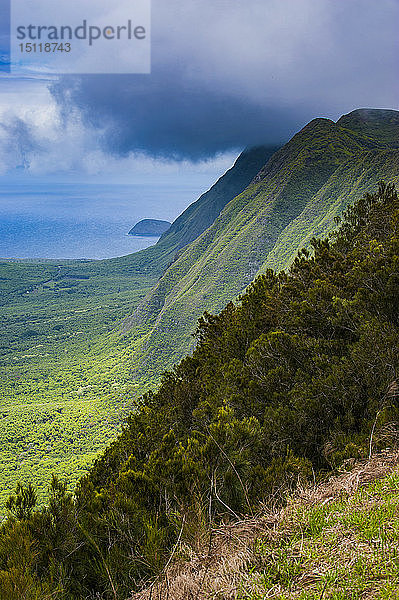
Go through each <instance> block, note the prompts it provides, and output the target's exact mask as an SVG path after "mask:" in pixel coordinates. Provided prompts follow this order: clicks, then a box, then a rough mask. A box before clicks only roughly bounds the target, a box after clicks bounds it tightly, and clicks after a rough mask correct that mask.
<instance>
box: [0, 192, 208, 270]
mask: <svg viewBox="0 0 399 600" xmlns="http://www.w3.org/2000/svg"><path fill="white" fill-rule="evenodd" d="M202 191H204V190H201V189H199V188H196V187H193V186H187V185H186V186H179V187H176V186H166V187H165V186H160V185H159V186H157V185H152V186H148V185H141V184H140V185H139V184H137V185H110V184H101V185H100V184H99V185H95V184H59V183H57V184H54V185H51V187H49V185H48V184H46V185H43V184H40V185H26V184H25V185H22V184H21V185H15V184H14V185H10V184H8V185H5V184H1V183H0V258H31V259H32V258H47V259H49V258H56V259H59V258H72V259H73V258H86V259H104V258H113V257H116V256H124V255H126V254H131V253H132V252H137V251H138V250H142V249H143V248H146V247H147V246H150V245H152V244H155V243H156V242H157V240H158V238H156V237H136V236H131V235H127V234H128V231H129V230H130V229H131V228H132V227H133V225H135V223H137V222H138V221H140V220H141V219H145V218H150V219H163V220H166V221H173V220H174V219H175V218H176V217H177V216H178V215H179V214H180V213H181V212H182V211H183V210H184V209H185V208H186V207H187V206H188V205H189V204H191V202H193V201H195V200H196V199H197V198H198V196H199V195H200V194H201V192H202Z"/></svg>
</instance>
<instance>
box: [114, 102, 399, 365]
mask: <svg viewBox="0 0 399 600" xmlns="http://www.w3.org/2000/svg"><path fill="white" fill-rule="evenodd" d="M358 112H360V114H362V115H363V112H362V111H355V112H354V113H351V115H347V116H346V117H345V119H344V118H342V119H343V122H344V124H345V125H346V126H345V127H341V126H340V125H339V122H338V123H334V122H333V121H330V120H329V119H315V120H314V121H311V122H310V123H309V124H308V125H307V126H306V127H304V128H303V129H302V130H301V131H300V132H299V133H298V134H296V135H295V136H294V137H293V138H292V140H291V141H290V142H288V143H287V144H286V145H285V146H284V147H283V148H281V149H280V150H278V151H277V152H276V153H275V154H274V155H273V156H272V157H271V158H270V160H269V161H268V162H267V163H266V165H265V166H264V167H263V168H262V169H261V171H260V172H259V173H258V175H257V176H256V177H255V178H254V179H253V181H252V182H251V184H250V185H249V186H248V188H247V189H246V190H245V191H244V192H242V193H241V194H239V195H238V196H237V197H236V198H234V199H233V200H232V201H231V202H230V203H229V204H227V205H226V206H225V208H224V209H223V210H222V212H221V213H220V215H219V216H218V217H217V218H216V220H215V222H214V223H213V224H212V225H211V226H210V227H209V228H208V229H207V230H206V231H204V233H203V234H202V235H201V236H199V237H198V238H197V239H196V240H194V242H192V243H191V244H190V245H189V246H187V247H186V248H185V249H184V251H183V252H182V253H181V254H180V256H179V257H178V258H177V260H176V261H175V262H174V263H173V264H172V265H171V267H170V268H169V269H168V270H167V271H166V272H165V274H164V275H163V277H162V278H161V279H160V281H159V282H158V284H157V285H156V287H155V288H154V289H153V290H152V291H151V292H150V294H149V295H148V296H147V297H146V299H145V300H144V302H143V303H142V304H141V305H140V306H139V307H138V309H137V310H136V312H135V313H134V315H132V317H130V318H128V319H126V320H125V322H124V327H123V331H124V332H125V333H126V332H128V331H130V330H132V329H133V330H134V331H133V332H132V334H131V337H132V349H133V350H132V353H133V363H134V366H135V369H136V373H142V372H144V371H146V372H147V373H150V374H152V375H154V374H155V373H156V372H157V371H159V369H160V368H161V364H163V365H164V364H165V361H166V363H167V364H168V365H171V364H173V363H174V362H176V361H177V360H178V359H179V358H181V356H182V355H184V354H185V353H186V352H187V351H188V350H189V348H190V346H191V345H192V343H193V342H192V338H191V333H192V332H193V331H194V329H195V324H196V321H197V319H198V318H199V317H200V316H201V314H202V313H203V312H204V310H207V311H218V310H220V309H221V308H222V307H223V306H224V305H225V304H226V303H227V302H228V301H230V300H232V299H233V298H235V297H236V296H237V295H238V294H239V293H240V292H241V291H242V290H243V289H245V287H246V286H247V285H248V284H249V283H250V282H251V281H252V280H253V278H254V277H255V276H256V274H257V273H262V272H265V270H266V269H267V268H269V267H272V268H277V269H281V268H285V267H287V266H288V265H289V264H290V262H291V261H292V260H293V258H294V256H295V254H296V252H297V251H298V250H299V249H300V248H301V247H303V246H307V245H309V242H310V239H311V238H312V237H314V236H315V235H326V234H327V233H328V232H330V231H331V230H332V229H333V228H334V226H335V221H334V219H335V217H336V216H338V215H340V214H341V213H342V212H343V210H345V208H346V207H347V206H348V205H349V204H350V203H351V202H353V201H354V200H355V198H356V197H359V196H361V195H363V194H364V193H365V192H367V191H370V190H372V189H374V188H375V187H376V185H377V183H378V181H379V180H381V179H384V180H387V181H392V182H395V183H397V182H399V150H397V149H396V148H394V146H395V143H396V137H395V136H396V131H397V129H396V127H397V120H398V117H399V113H396V112H395V111H389V113H388V116H386V114H385V113H386V111H381V112H380V111H373V115H372V116H373V118H372V119H371V121H370V129H369V130H368V129H367V122H365V121H364V118H363V120H362V127H361V129H362V132H361V133H359V132H358V131H356V129H358V128H359V127H358V120H359V118H358ZM391 113H394V117H395V118H393V117H392V114H391ZM376 115H378V119H377V118H376ZM387 119H388V120H387ZM392 120H393V121H394V122H393V124H392ZM352 122H353V123H354V125H353V126H354V129H355V130H352V129H349V126H350V125H351V124H352ZM377 122H378V126H377V125H376V123H377ZM341 123H342V120H341ZM379 127H381V128H382V129H383V136H382V137H383V138H384V140H385V141H381V140H380V139H377V138H378V137H379V136H378V135H377V136H376V137H373V136H372V135H371V134H373V135H376V133H375V132H376V128H377V130H378V131H380V130H379ZM365 133H369V134H370V135H365ZM389 133H390V135H388V134H389ZM137 332H139V335H137Z"/></svg>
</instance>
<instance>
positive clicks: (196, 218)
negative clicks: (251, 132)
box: [102, 146, 277, 276]
mask: <svg viewBox="0 0 399 600" xmlns="http://www.w3.org/2000/svg"><path fill="white" fill-rule="evenodd" d="M276 150H277V148H276V147H275V146H257V147H255V148H249V149H247V150H244V151H243V152H242V153H241V154H240V156H239V157H238V158H237V160H236V161H235V163H234V165H233V166H232V167H231V168H230V169H229V170H228V171H227V172H226V173H225V174H224V175H222V177H220V178H219V179H218V181H217V182H216V183H215V184H214V185H213V186H212V187H211V188H210V189H209V190H208V191H207V192H205V193H204V194H202V196H200V197H199V198H198V200H197V201H196V202H193V203H192V204H190V206H189V207H188V208H186V210H185V211H184V212H183V213H182V214H181V215H180V216H179V217H178V218H177V219H176V220H175V221H174V222H173V223H172V225H171V227H170V228H169V229H168V231H166V232H165V233H164V234H163V235H162V236H161V238H160V239H159V240H158V242H157V243H156V244H155V245H154V246H151V247H149V248H145V250H141V251H140V252H136V253H135V254H129V255H128V256H124V257H121V258H116V259H111V260H107V261H102V262H103V263H104V265H105V266H106V268H108V269H109V268H110V266H114V267H115V268H120V269H123V270H125V269H128V270H129V271H130V272H132V273H134V274H138V273H144V274H147V275H148V274H150V275H152V276H153V275H158V276H160V275H161V274H162V273H163V272H164V271H165V269H166V268H167V267H168V266H169V265H170V264H171V263H172V262H173V261H174V260H175V259H176V257H177V255H178V253H179V251H180V250H181V248H183V247H184V246H186V245H187V244H189V243H190V242H192V241H193V240H195V239H196V238H197V237H198V236H199V235H201V233H202V232H203V231H205V229H207V228H208V227H209V226H210V225H212V223H213V222H214V220H215V219H216V217H217V216H218V215H219V213H220V211H221V210H222V209H223V208H224V207H225V206H226V204H228V203H229V202H230V200H232V199H233V198H234V197H235V196H237V194H240V193H241V192H242V191H243V190H244V189H245V188H246V187H247V186H248V185H249V183H250V182H251V180H252V179H253V178H254V177H255V176H256V174H257V173H258V172H259V170H260V169H261V168H262V167H263V165H264V164H265V162H267V160H268V159H269V158H270V156H272V155H273V154H274V152H275V151H276Z"/></svg>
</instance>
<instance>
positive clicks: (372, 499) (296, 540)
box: [132, 451, 399, 600]
mask: <svg viewBox="0 0 399 600" xmlns="http://www.w3.org/2000/svg"><path fill="white" fill-rule="evenodd" d="M398 464H399V453H398V452H397V451H390V452H384V453H381V454H378V455H375V456H374V457H372V459H371V460H369V461H367V462H365V461H364V462H362V463H359V464H357V465H355V467H354V468H353V469H352V470H350V471H343V472H342V473H341V474H340V475H338V476H336V477H333V478H331V479H330V480H328V481H326V482H325V483H322V484H319V485H313V486H311V487H307V488H303V489H302V490H300V491H299V492H297V493H296V494H295V495H294V496H292V497H291V498H290V499H289V500H288V502H287V506H286V507H285V508H284V509H282V510H277V511H276V510H274V511H271V512H270V511H269V510H266V509H265V511H263V512H262V514H260V515H259V516H258V517H256V518H251V519H246V520H244V521H241V522H238V523H236V524H232V525H226V526H221V527H219V528H218V529H216V530H214V531H213V532H212V534H211V538H210V539H209V535H208V536H206V535H204V532H202V535H203V537H202V538H201V539H200V540H198V538H197V542H196V544H194V543H191V544H190V545H187V544H184V543H183V544H182V547H181V548H180V550H179V552H178V553H176V554H177V555H178V556H179V558H176V559H175V561H174V564H172V565H171V566H169V568H168V570H167V571H166V572H165V573H163V574H162V580H161V581H156V582H155V584H154V585H153V586H152V587H151V588H148V589H147V590H143V591H142V592H140V593H138V594H136V595H134V596H133V599H132V600H149V598H151V599H152V600H161V599H163V598H165V597H166V596H167V597H168V599H169V600H186V599H187V598H195V599H196V600H211V599H213V600H216V599H218V600H266V599H272V600H369V599H370V600H371V599H375V600H377V599H378V600H388V599H390V600H391V599H393V600H394V599H395V598H399V467H398Z"/></svg>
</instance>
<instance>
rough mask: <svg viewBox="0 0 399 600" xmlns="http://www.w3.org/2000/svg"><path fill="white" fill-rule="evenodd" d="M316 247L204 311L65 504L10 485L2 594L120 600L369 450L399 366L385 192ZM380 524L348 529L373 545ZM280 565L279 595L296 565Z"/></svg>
mask: <svg viewBox="0 0 399 600" xmlns="http://www.w3.org/2000/svg"><path fill="white" fill-rule="evenodd" d="M312 249H313V253H312V255H310V254H309V252H308V251H306V250H304V251H302V253H301V254H300V256H299V257H298V258H297V259H296V260H295V261H294V263H293V265H292V267H291V269H290V272H289V273H288V274H287V273H284V272H282V273H280V274H276V273H274V272H273V271H271V270H269V271H267V272H266V273H265V274H264V275H262V276H260V277H258V278H257V279H256V281H255V282H254V283H253V284H252V285H251V286H250V288H249V289H248V291H247V293H246V294H245V295H244V296H242V298H241V300H240V302H239V303H238V304H237V305H233V304H232V303H230V304H229V305H228V306H227V307H226V308H225V309H224V310H223V311H222V313H221V314H220V315H218V316H212V315H209V314H206V315H205V316H204V318H203V319H202V320H201V322H200V325H199V329H198V331H197V341H198V345H197V347H196V349H195V350H194V352H193V355H192V356H191V357H187V358H185V359H184V360H183V361H182V362H181V363H180V364H179V365H178V366H176V367H175V368H174V370H173V371H172V372H169V373H167V374H165V375H164V378H163V382H162V385H161V386H160V388H159V390H158V391H157V392H156V393H151V392H150V393H148V394H147V395H145V396H144V397H143V398H142V400H141V403H140V405H139V406H138V407H137V410H136V411H135V412H133V413H132V414H131V415H130V417H129V419H128V423H127V426H126V427H125V428H124V431H123V432H122V434H121V435H120V436H119V438H118V439H117V440H116V441H115V442H114V443H113V444H112V445H111V446H110V447H109V448H108V450H107V451H106V452H105V453H104V455H103V456H102V457H101V458H100V459H99V460H97V461H96V463H95V465H94V466H93V468H92V469H91V470H90V472H89V474H88V475H87V476H85V477H83V479H82V480H81V481H80V482H79V484H78V486H77V489H76V492H75V494H74V495H71V494H69V493H68V492H67V490H66V487H65V485H64V484H63V483H61V482H60V481H59V480H57V479H56V478H54V479H53V481H52V484H51V486H50V493H49V499H48V504H47V507H45V508H43V509H41V510H36V508H35V497H34V496H35V494H34V491H33V490H32V489H28V488H26V487H19V489H17V490H16V493H15V495H14V496H13V497H12V498H11V499H10V501H9V502H8V511H9V519H8V521H7V522H5V523H4V524H3V525H2V527H1V531H0V589H1V590H2V594H3V598H5V599H7V600H14V599H15V600H17V599H18V600H19V599H20V598H23V597H29V598H36V599H37V600H40V599H42V600H44V598H46V597H48V596H49V594H50V593H51V594H52V595H53V597H58V598H61V599H64V600H78V599H79V600H82V599H83V598H87V599H89V598H92V599H94V598H103V599H104V600H105V599H108V598H109V599H115V598H118V599H124V598H125V599H126V598H129V596H130V595H131V590H132V589H134V588H137V587H139V586H140V585H141V584H144V583H146V582H147V581H148V580H149V578H151V577H152V576H153V575H155V574H156V573H159V571H160V570H161V569H162V567H163V566H164V565H165V563H166V562H167V560H168V556H169V554H170V551H171V549H172V548H173V547H174V545H175V544H176V542H177V540H180V541H182V540H189V539H190V537H191V536H192V535H193V532H195V531H196V530H197V529H198V527H200V526H201V525H202V524H203V523H204V522H206V521H208V520H210V521H212V522H214V523H218V522H220V521H223V520H228V519H229V518H233V519H237V518H238V517H240V516H241V515H243V514H246V513H251V512H252V511H253V510H256V509H257V508H258V506H259V502H260V501H262V500H264V499H268V498H270V495H273V497H274V498H275V499H276V498H278V496H279V494H280V495H283V494H282V490H286V489H290V488H294V487H295V485H296V483H297V481H298V479H302V480H303V479H306V478H313V476H314V475H315V476H317V475H318V473H321V472H325V471H326V470H327V469H330V468H332V467H334V466H336V465H338V464H340V463H341V462H342V460H343V459H345V458H349V457H353V456H358V457H361V456H363V455H365V454H368V452H369V441H370V432H371V431H372V430H374V431H377V430H379V428H380V427H381V426H383V425H384V424H386V423H391V422H395V421H397V420H398V417H399V408H398V406H397V394H396V393H387V390H388V387H389V385H390V384H391V383H392V382H395V381H396V378H397V372H398V367H399V364H398V356H399V320H398V313H397V297H398V292H399V277H398V271H399V269H398V267H399V199H398V196H397V194H396V192H395V191H394V188H393V186H386V185H381V186H380V188H379V191H378V193H376V194H374V195H366V196H365V197H363V198H362V199H361V200H360V201H359V202H358V203H357V204H356V205H355V207H354V208H352V209H349V210H348V212H347V213H346V216H345V220H344V221H343V223H342V224H341V226H340V229H339V233H338V234H337V235H336V237H335V238H334V240H332V241H327V240H324V241H320V240H319V241H317V240H313V241H312ZM395 385H396V384H395ZM394 387H395V386H394ZM392 389H393V388H392V387H391V390H392ZM395 389H397V387H396V388H395ZM374 446H376V447H378V438H377V437H375V443H374ZM387 510H388V508H387ZM387 514H388V513H387ZM389 515H391V517H392V519H393V513H392V511H391V512H390V513H389ZM389 515H388V517H389ZM316 517H317V518H316ZM319 517H320V518H319ZM391 517H389V518H391ZM348 518H349V517H348ZM306 519H307V517H306V516H305V517H304V523H305V524H306V523H308V530H309V533H306V535H308V537H309V538H314V537H315V536H317V535H321V532H322V529H323V527H322V526H320V524H319V522H320V523H321V524H322V525H323V523H324V522H325V516H324V515H323V514H321V516H320V515H319V516H317V515H316V516H315V517H314V518H312V519H310V520H309V519H308V520H307V521H306ZM376 522H377V521H376V517H373V519H369V520H368V521H367V518H365V520H364V526H363V524H361V523H360V526H359V522H357V523H355V522H354V521H353V522H351V523H349V522H348V526H350V527H354V528H356V527H357V528H358V531H359V535H360V536H367V535H369V536H372V537H373V536H374V534H375V531H376ZM283 550H284V549H283ZM309 551H311V550H309ZM286 564H287V569H286V570H285V571H284V573H283V575H284V578H285V579H284V581H285V582H286V583H287V585H288V584H289V578H290V577H291V578H292V577H294V576H296V575H297V573H298V569H299V567H297V566H296V565H295V564H292V561H291V562H290V558H289V557H288V556H287V560H286ZM355 568H356V566H355V565H353V569H355ZM362 568H363V567H362V565H361V564H359V571H358V572H359V574H360V573H361V569H362ZM395 576H396V575H395ZM390 577H391V575H390ZM392 577H394V574H393V573H392ZM391 579H392V578H391ZM392 581H393V579H392ZM387 582H389V583H391V581H389V580H387ZM320 593H321V592H320ZM388 593H389V590H388V588H387V591H386V594H388ZM319 595H320V594H319ZM336 597H337V598H338V597H339V596H336Z"/></svg>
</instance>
